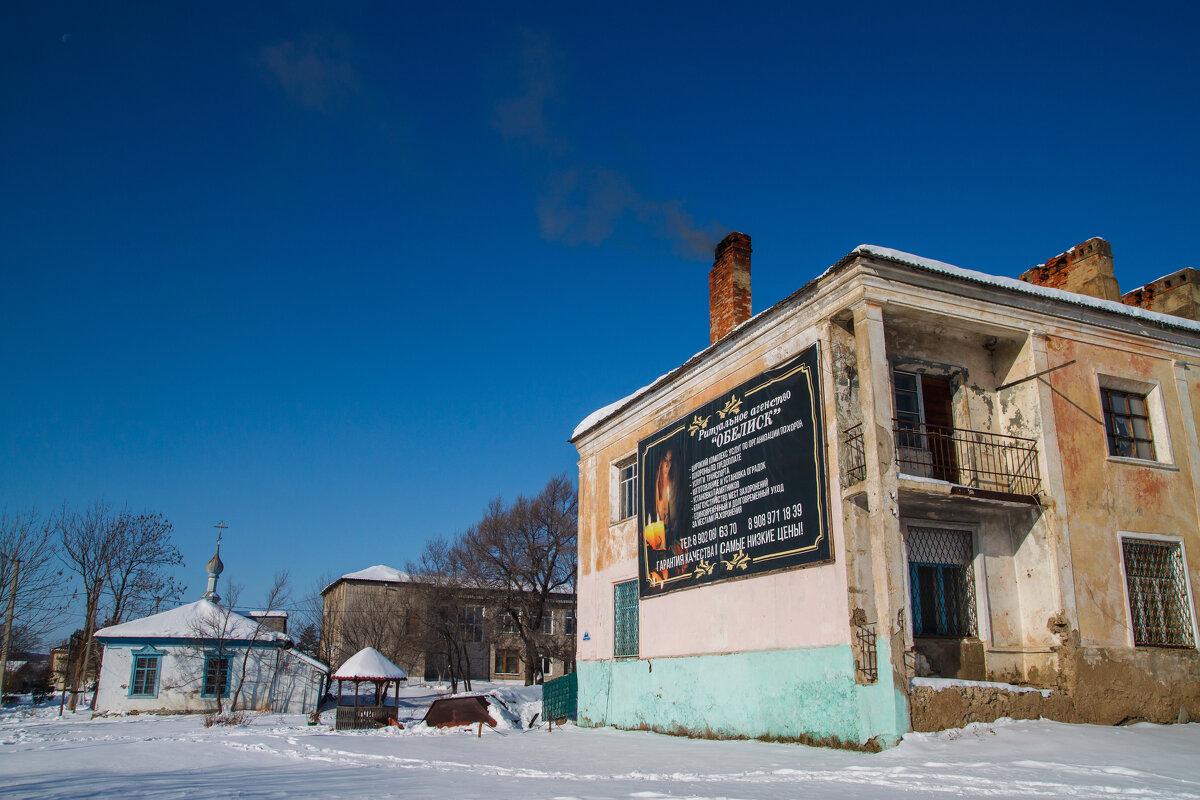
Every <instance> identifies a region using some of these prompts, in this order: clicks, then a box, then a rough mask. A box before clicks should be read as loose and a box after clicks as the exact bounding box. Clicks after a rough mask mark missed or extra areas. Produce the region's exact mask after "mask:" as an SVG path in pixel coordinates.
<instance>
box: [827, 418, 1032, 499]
mask: <svg viewBox="0 0 1200 800" xmlns="http://www.w3.org/2000/svg"><path fill="white" fill-rule="evenodd" d="M893 433H894V435H895V437H896V465H897V466H898V467H899V468H900V472H901V473H903V474H905V475H912V476H916V477H922V478H933V479H935V480H943V481H949V482H950V483H953V484H957V485H959V486H967V487H970V488H972V489H977V490H983V491H990V492H997V493H1000V494H1013V495H1024V496H1031V495H1035V494H1037V493H1038V491H1039V490H1040V489H1041V485H1042V478H1041V473H1040V471H1039V470H1038V461H1037V441H1036V440H1035V439H1026V438H1023V437H1020V436H1007V435H1005V434H1001V433H989V432H987V431H972V430H965V429H962V428H951V427H945V426H941V425H929V424H926V423H923V422H910V421H907V420H895V421H894V427H893ZM841 455H842V461H843V464H844V465H845V467H844V469H843V470H842V484H843V485H845V486H849V485H852V484H854V483H857V482H859V481H861V480H863V479H864V478H866V456H865V451H864V449H863V434H862V425H861V424H859V425H855V426H854V427H852V428H848V429H847V430H846V432H845V433H844V434H843V436H842V453H841Z"/></svg>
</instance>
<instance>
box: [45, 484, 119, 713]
mask: <svg viewBox="0 0 1200 800" xmlns="http://www.w3.org/2000/svg"><path fill="white" fill-rule="evenodd" d="M111 511H112V509H111V507H110V506H109V505H108V504H107V503H104V502H96V503H94V504H92V505H90V506H88V507H87V508H85V509H84V510H83V511H69V510H68V509H67V507H66V506H65V505H64V506H63V508H62V510H61V512H60V513H59V515H58V518H57V519H56V521H55V527H56V529H57V530H58V533H59V541H60V544H61V551H60V557H61V558H62V560H63V562H64V563H65V564H66V565H67V567H69V568H70V569H71V570H72V571H73V572H74V573H75V574H76V575H77V576H79V579H80V581H81V582H82V583H83V592H84V600H85V611H84V626H83V637H84V657H83V658H82V659H79V660H77V662H76V664H75V669H74V670H73V671H72V674H71V681H70V683H71V701H70V704H69V708H70V710H71V711H74V710H75V705H76V700H77V693H78V691H79V685H80V683H81V682H82V681H83V680H84V678H85V673H86V669H85V668H84V665H86V664H89V663H90V662H91V658H92V634H94V633H95V631H96V610H97V607H98V606H99V605H100V594H101V591H102V590H103V588H104V581H105V579H106V578H107V577H108V571H109V565H110V564H111V562H112V557H113V552H114V550H115V537H114V536H113V532H112V527H113V525H112V520H111ZM97 674H99V673H97Z"/></svg>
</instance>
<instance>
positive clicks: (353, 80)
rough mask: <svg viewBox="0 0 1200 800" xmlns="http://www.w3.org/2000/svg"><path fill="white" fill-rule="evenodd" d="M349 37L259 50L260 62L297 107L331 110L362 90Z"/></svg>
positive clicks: (287, 43)
mask: <svg viewBox="0 0 1200 800" xmlns="http://www.w3.org/2000/svg"><path fill="white" fill-rule="evenodd" d="M349 54H350V47H349V43H348V41H347V40H346V38H345V37H308V38H306V39H303V40H301V41H300V42H279V43H277V44H271V45H266V46H265V47H263V48H262V50H260V51H259V62H260V63H261V64H262V66H263V67H264V68H265V69H266V71H267V73H268V74H269V75H270V76H271V77H272V78H274V80H275V81H277V82H278V83H279V85H280V87H281V88H282V89H283V91H284V93H285V94H287V96H288V97H289V98H291V99H292V100H293V101H294V102H296V103H297V104H299V105H301V106H303V107H305V108H311V109H313V110H315V111H329V110H331V108H333V106H334V105H335V104H336V103H337V102H338V101H339V100H341V99H343V98H345V97H348V96H351V95H354V94H357V93H358V91H359V78H358V73H357V72H356V71H355V69H354V67H353V66H351V63H350V58H349Z"/></svg>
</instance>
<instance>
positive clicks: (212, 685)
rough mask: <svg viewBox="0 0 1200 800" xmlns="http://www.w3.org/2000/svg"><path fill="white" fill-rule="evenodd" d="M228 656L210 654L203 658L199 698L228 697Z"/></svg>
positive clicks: (229, 664)
mask: <svg viewBox="0 0 1200 800" xmlns="http://www.w3.org/2000/svg"><path fill="white" fill-rule="evenodd" d="M232 666H233V664H232V662H231V660H230V658H229V656H222V655H217V654H216V653H211V654H209V655H208V656H205V658H204V689H203V690H202V691H201V692H200V696H201V697H229V671H230V669H231V668H232Z"/></svg>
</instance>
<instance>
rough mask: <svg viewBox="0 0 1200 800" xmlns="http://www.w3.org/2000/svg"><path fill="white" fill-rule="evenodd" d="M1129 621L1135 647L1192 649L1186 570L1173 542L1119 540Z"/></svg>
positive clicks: (1177, 547) (1179, 548)
mask: <svg viewBox="0 0 1200 800" xmlns="http://www.w3.org/2000/svg"><path fill="white" fill-rule="evenodd" d="M1121 552H1122V555H1123V556H1124V559H1125V581H1126V584H1127V586H1128V587H1129V618H1130V621H1131V622H1132V624H1133V643H1134V644H1135V645H1136V646H1138V647H1195V646H1196V642H1195V636H1194V631H1193V627H1192V613H1191V609H1190V608H1188V602H1187V599H1188V592H1187V570H1185V569H1184V566H1183V549H1182V548H1181V547H1180V546H1179V544H1178V543H1176V542H1152V541H1149V540H1146V539H1121Z"/></svg>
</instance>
